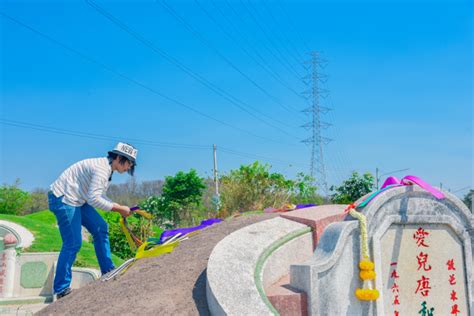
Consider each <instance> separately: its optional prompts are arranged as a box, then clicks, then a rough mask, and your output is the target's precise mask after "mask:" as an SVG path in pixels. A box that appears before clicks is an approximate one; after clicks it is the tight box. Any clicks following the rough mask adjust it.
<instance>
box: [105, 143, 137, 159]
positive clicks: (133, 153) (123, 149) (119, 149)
mask: <svg viewBox="0 0 474 316" xmlns="http://www.w3.org/2000/svg"><path fill="white" fill-rule="evenodd" d="M110 153H114V154H117V155H121V156H124V157H125V158H127V159H128V160H130V161H132V162H134V163H135V160H136V159H137V153H138V150H137V149H136V148H135V147H133V146H132V145H130V144H127V143H122V142H120V143H118V144H117V145H115V148H114V149H113V150H111V151H109V154H110Z"/></svg>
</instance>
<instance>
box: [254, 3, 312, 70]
mask: <svg viewBox="0 0 474 316" xmlns="http://www.w3.org/2000/svg"><path fill="white" fill-rule="evenodd" d="M262 3H263V7H264V8H265V10H266V11H267V12H268V14H269V15H270V17H271V18H272V20H273V22H274V23H275V24H276V25H277V26H279V22H278V19H277V18H276V17H275V15H274V14H273V13H272V10H271V9H270V7H269V6H268V5H267V2H266V1H265V0H263V1H262ZM280 29H281V27H280ZM280 34H281V35H282V37H283V42H286V43H288V44H290V46H291V48H292V49H293V51H294V52H295V53H296V55H298V60H299V61H300V63H301V62H302V61H303V60H304V57H303V56H302V55H301V54H300V52H299V50H298V49H297V48H296V46H295V45H294V44H293V41H291V40H290V39H289V38H288V37H286V35H285V32H281V33H280Z"/></svg>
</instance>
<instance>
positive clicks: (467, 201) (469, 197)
mask: <svg viewBox="0 0 474 316" xmlns="http://www.w3.org/2000/svg"><path fill="white" fill-rule="evenodd" d="M473 194H474V190H473V189H471V190H469V192H467V193H466V195H465V196H464V198H463V199H462V201H463V202H464V204H466V205H467V208H468V209H470V210H471V213H474V210H473V209H472V195H473Z"/></svg>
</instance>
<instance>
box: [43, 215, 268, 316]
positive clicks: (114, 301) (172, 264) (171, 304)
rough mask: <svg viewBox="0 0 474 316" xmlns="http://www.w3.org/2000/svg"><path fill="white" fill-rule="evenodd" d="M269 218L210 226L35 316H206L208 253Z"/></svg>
mask: <svg viewBox="0 0 474 316" xmlns="http://www.w3.org/2000/svg"><path fill="white" fill-rule="evenodd" d="M275 216H277V215H275V214H261V215H252V216H240V217H237V218H233V219H231V220H227V221H224V222H222V223H219V224H216V225H213V226H210V227H208V228H206V229H204V230H203V231H201V232H199V233H198V234H197V235H195V236H192V237H191V238H190V239H189V240H186V241H184V242H182V243H181V245H179V246H178V247H177V248H176V249H175V250H174V251H173V252H172V253H170V254H165V255H162V256H160V257H157V258H145V259H140V260H139V261H137V262H136V263H135V264H134V265H133V266H132V267H131V268H130V269H129V270H128V271H127V272H126V273H125V274H124V275H121V276H119V277H117V278H116V279H114V280H111V281H108V282H100V281H97V282H94V283H92V284H89V285H87V286H85V287H83V288H81V289H78V290H74V291H73V293H71V294H70V295H68V296H66V297H64V298H62V299H61V300H59V301H56V302H55V303H53V304H51V305H49V306H48V307H46V308H45V309H43V310H41V311H40V312H39V313H38V314H37V315H64V314H67V315H104V314H110V315H126V314H130V315H131V314H136V315H144V314H153V315H197V314H200V315H209V310H208V308H207V301H206V267H207V261H208V259H209V256H210V254H211V252H212V249H213V248H214V247H215V245H216V244H217V243H218V242H219V241H220V240H222V239H223V238H224V237H225V236H227V235H228V234H230V233H232V232H233V231H235V230H238V229H240V228H242V227H244V226H247V225H250V224H253V223H256V222H259V221H262V220H265V219H269V218H272V217H275Z"/></svg>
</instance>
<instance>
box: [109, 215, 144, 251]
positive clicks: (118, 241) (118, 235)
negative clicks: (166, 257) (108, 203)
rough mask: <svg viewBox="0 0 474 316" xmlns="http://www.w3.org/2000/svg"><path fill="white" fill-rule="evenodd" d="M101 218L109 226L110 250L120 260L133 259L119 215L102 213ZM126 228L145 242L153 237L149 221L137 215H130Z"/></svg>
mask: <svg viewBox="0 0 474 316" xmlns="http://www.w3.org/2000/svg"><path fill="white" fill-rule="evenodd" d="M102 215H103V217H104V219H105V221H106V222H107V224H108V225H109V240H110V250H111V251H112V253H114V254H115V255H116V256H118V257H120V258H122V259H129V258H133V257H134V256H135V254H134V253H133V252H132V250H131V249H130V246H129V244H128V242H127V238H126V237H125V234H124V233H123V231H122V228H121V227H120V222H119V220H120V214H118V213H114V212H104V213H103V214H102ZM127 222H128V227H129V228H130V229H131V231H132V232H133V234H134V235H135V236H137V237H138V238H139V239H140V240H142V241H146V240H147V239H148V238H149V237H151V236H152V235H153V227H152V224H151V222H150V221H149V220H146V219H144V218H143V217H141V216H139V215H132V216H129V217H128V218H127Z"/></svg>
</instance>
